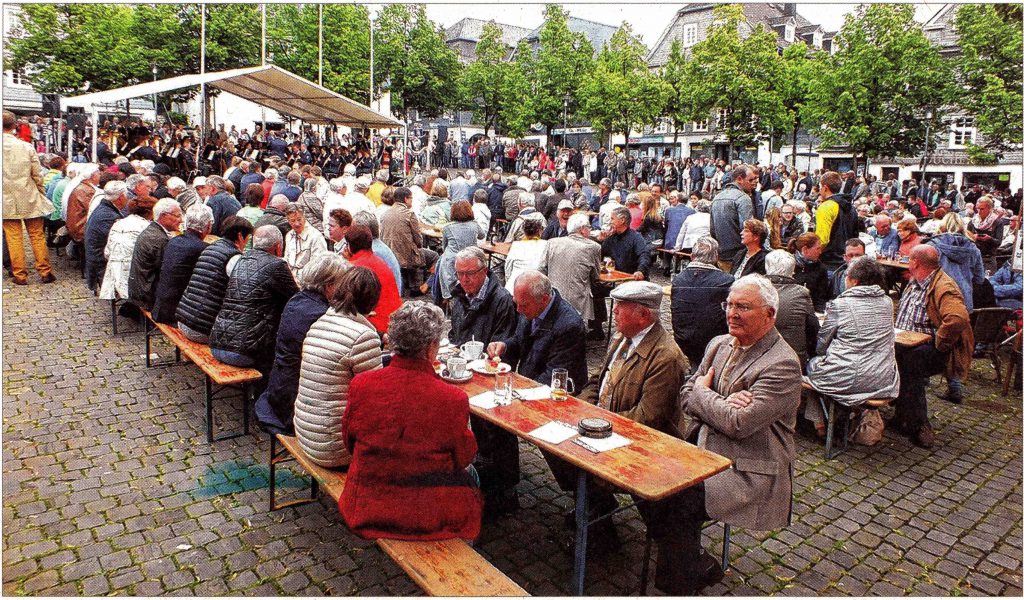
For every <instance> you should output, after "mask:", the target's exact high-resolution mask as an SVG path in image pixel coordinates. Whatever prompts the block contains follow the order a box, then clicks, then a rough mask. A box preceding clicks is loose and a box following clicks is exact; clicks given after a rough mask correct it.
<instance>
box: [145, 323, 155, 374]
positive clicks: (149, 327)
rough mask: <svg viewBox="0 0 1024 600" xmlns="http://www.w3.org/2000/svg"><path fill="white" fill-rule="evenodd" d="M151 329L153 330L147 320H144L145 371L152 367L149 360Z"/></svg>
mask: <svg viewBox="0 0 1024 600" xmlns="http://www.w3.org/2000/svg"><path fill="white" fill-rule="evenodd" d="M153 329H154V327H153V326H152V324H151V323H150V322H149V319H146V368H147V369H148V368H150V367H152V366H153V362H152V361H151V360H149V352H150V340H151V336H152V331H153Z"/></svg>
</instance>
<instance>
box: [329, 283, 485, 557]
mask: <svg viewBox="0 0 1024 600" xmlns="http://www.w3.org/2000/svg"><path fill="white" fill-rule="evenodd" d="M446 329H447V326H446V325H445V322H444V313H442V312H441V309H440V308H438V307H436V306H434V305H432V304H428V303H426V302H419V301H412V302H407V303H406V304H404V305H403V306H402V307H401V308H399V309H398V310H396V311H395V312H394V313H392V314H391V322H390V324H389V325H388V338H389V340H390V347H391V349H392V351H393V352H394V356H393V358H392V359H391V363H390V364H389V365H388V366H387V367H385V368H384V369H381V370H379V371H372V372H369V373H362V374H360V375H357V376H356V377H355V378H353V379H352V383H351V385H350V387H349V389H348V392H349V397H348V406H347V408H346V410H345V419H344V431H343V436H342V440H343V441H344V443H345V447H346V448H347V450H348V451H349V452H351V453H352V460H351V464H350V465H349V470H348V479H347V480H346V482H345V489H344V491H343V492H342V494H341V501H340V502H339V508H340V510H341V516H342V518H343V519H344V520H345V524H346V525H347V526H348V528H349V529H351V530H352V532H353V533H355V534H356V535H359V536H361V537H364V538H378V537H385V538H387V537H396V536H399V535H400V536H401V538H402V539H408V540H442V539H449V538H462V539H474V538H476V537H477V536H478V535H479V534H480V517H481V513H482V509H483V498H482V496H481V495H480V490H479V489H478V487H479V484H478V483H477V482H476V479H475V472H474V471H473V470H472V467H471V465H472V462H473V458H474V457H475V456H476V452H477V444H476V439H475V438H474V437H473V432H472V431H470V429H469V427H468V423H469V398H468V396H467V395H466V392H464V391H463V390H462V389H460V388H458V387H455V386H453V385H449V384H447V383H445V382H443V381H442V380H441V379H440V378H438V376H437V375H435V374H434V368H433V366H432V362H433V360H434V359H435V357H436V356H437V350H438V348H439V347H440V344H441V337H442V336H443V335H444V334H445V331H446Z"/></svg>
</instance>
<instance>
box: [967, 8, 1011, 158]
mask: <svg viewBox="0 0 1024 600" xmlns="http://www.w3.org/2000/svg"><path fill="white" fill-rule="evenodd" d="M956 11H957V13H956V30H957V33H958V34H959V36H960V52H961V53H960V56H959V57H958V58H957V59H956V70H957V83H958V84H959V85H960V86H961V88H962V90H961V91H960V92H958V93H957V94H956V100H957V104H958V105H959V106H960V107H961V108H963V109H964V110H966V111H968V112H969V113H971V114H972V115H974V118H975V122H976V124H977V127H978V131H979V132H980V133H981V134H982V144H980V145H977V146H976V145H973V144H971V145H969V146H968V152H969V153H970V154H971V156H972V158H974V159H975V160H977V161H981V162H988V161H994V160H996V159H998V158H999V157H1001V156H1002V155H1003V154H1004V153H1005V152H1007V151H1008V150H1010V149H1011V148H1013V147H1014V146H1015V145H1019V144H1021V142H1022V139H1021V134H1022V131H1021V129H1022V122H1024V115H1022V114H1021V106H1022V105H1024V96H1022V94H1021V86H1022V78H1021V61H1020V57H1021V53H1022V47H1021V5H1020V4H1015V5H1014V4H1011V5H1002V6H1000V7H997V6H995V5H991V4H963V5H961V6H959V7H957V9H956Z"/></svg>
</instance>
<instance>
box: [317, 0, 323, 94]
mask: <svg viewBox="0 0 1024 600" xmlns="http://www.w3.org/2000/svg"><path fill="white" fill-rule="evenodd" d="M316 8H317V17H318V20H319V23H318V28H317V60H318V61H319V62H318V64H319V65H320V68H319V73H320V75H319V80H318V81H317V83H319V84H320V87H323V85H324V5H323V3H320V4H317V5H316Z"/></svg>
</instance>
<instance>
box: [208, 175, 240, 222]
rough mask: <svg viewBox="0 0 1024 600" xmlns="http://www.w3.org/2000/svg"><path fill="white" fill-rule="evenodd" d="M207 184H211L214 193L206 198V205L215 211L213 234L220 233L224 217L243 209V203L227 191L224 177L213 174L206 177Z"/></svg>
mask: <svg viewBox="0 0 1024 600" xmlns="http://www.w3.org/2000/svg"><path fill="white" fill-rule="evenodd" d="M206 185H208V186H211V187H212V188H213V190H214V194H213V195H212V196H210V197H209V198H207V199H206V205H207V206H209V207H210V210H212V211H213V232H212V233H213V235H218V236H219V235H220V224H221V223H223V222H224V219H226V218H228V217H230V216H232V215H234V214H235V213H237V212H238V211H240V210H242V205H241V204H240V203H239V202H238V200H236V199H235V197H234V196H232V195H231V194H229V193H228V192H227V185H225V182H224V178H223V177H218V176H217V175H211V176H210V177H207V178H206Z"/></svg>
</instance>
